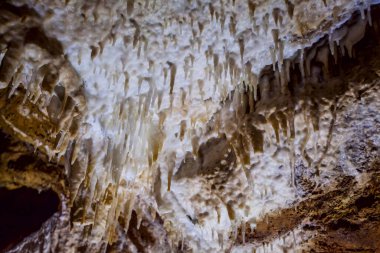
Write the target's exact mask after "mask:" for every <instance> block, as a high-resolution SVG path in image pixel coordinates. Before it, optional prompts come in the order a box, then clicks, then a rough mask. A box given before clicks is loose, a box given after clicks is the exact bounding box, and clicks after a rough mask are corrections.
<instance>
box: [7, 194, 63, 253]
mask: <svg viewBox="0 0 380 253" xmlns="http://www.w3.org/2000/svg"><path fill="white" fill-rule="evenodd" d="M0 203H1V204H0V252H5V251H7V250H9V249H11V248H12V247H14V246H15V245H17V244H18V243H20V242H21V241H22V240H23V239H24V238H25V237H27V236H28V235H30V234H31V233H33V232H36V231H38V230H39V229H40V228H41V226H42V224H43V223H44V222H45V221H46V220H48V219H49V218H50V217H51V216H52V215H53V214H54V213H55V212H57V211H58V209H59V203H60V201H59V197H58V196H57V194H56V193H55V192H54V191H52V190H47V191H42V192H40V193H39V192H38V191H37V190H35V189H31V188H27V187H22V188H19V189H15V190H8V189H6V188H2V187H0Z"/></svg>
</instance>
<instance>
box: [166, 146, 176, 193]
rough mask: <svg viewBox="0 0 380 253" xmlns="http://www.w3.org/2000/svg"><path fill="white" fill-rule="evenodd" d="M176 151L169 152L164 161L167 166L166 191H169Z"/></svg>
mask: <svg viewBox="0 0 380 253" xmlns="http://www.w3.org/2000/svg"><path fill="white" fill-rule="evenodd" d="M175 160H176V153H175V152H174V151H172V152H170V153H169V154H168V155H167V157H166V163H167V166H168V187H167V191H170V187H171V182H172V176H173V171H174V167H175Z"/></svg>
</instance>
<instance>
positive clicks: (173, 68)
mask: <svg viewBox="0 0 380 253" xmlns="http://www.w3.org/2000/svg"><path fill="white" fill-rule="evenodd" d="M168 64H169V67H170V90H169V94H170V95H172V94H173V89H174V83H175V76H176V73H177V66H176V65H175V64H174V63H172V62H168Z"/></svg>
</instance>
